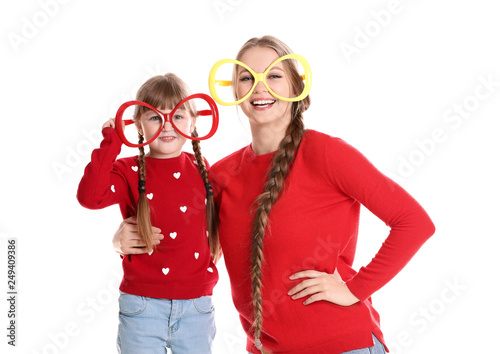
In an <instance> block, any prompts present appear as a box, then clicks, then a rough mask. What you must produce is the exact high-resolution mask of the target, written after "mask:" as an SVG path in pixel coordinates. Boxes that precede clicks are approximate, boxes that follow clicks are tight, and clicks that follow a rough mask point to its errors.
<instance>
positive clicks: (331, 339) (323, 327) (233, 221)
mask: <svg viewBox="0 0 500 354" xmlns="http://www.w3.org/2000/svg"><path fill="white" fill-rule="evenodd" d="M273 157H274V153H270V154H265V155H255V153H254V152H253V150H252V148H251V146H247V147H245V148H243V149H241V150H239V151H237V152H235V153H233V154H232V155H230V156H228V157H226V158H224V159H222V160H221V161H219V162H217V163H216V164H214V166H212V169H211V171H210V178H211V180H212V182H213V185H214V188H215V195H216V201H217V203H218V204H219V205H220V210H219V217H220V229H219V235H220V242H221V245H222V251H223V252H224V261H225V264H226V268H227V271H228V274H229V277H230V280H231V291H232V296H233V302H234V304H235V306H236V309H237V310H238V312H239V314H240V320H241V323H242V325H243V328H244V329H245V331H246V332H247V334H248V337H249V340H248V342H247V347H246V349H247V351H249V352H251V353H260V351H258V350H257V349H256V347H255V345H254V344H253V339H252V338H253V329H252V322H253V317H254V316H253V311H254V306H253V305H252V290H251V278H250V274H251V271H250V268H251V258H250V255H251V249H252V246H251V245H252V237H251V234H252V221H253V214H252V213H251V212H250V211H251V210H254V209H255V204H254V202H255V200H256V198H257V196H258V195H259V194H260V193H262V191H263V184H264V181H265V180H266V174H267V171H268V170H269V167H270V165H271V163H272V158H273ZM361 205H364V206H365V207H366V208H368V209H369V210H370V211H371V212H373V213H374V214H375V215H376V216H378V217H379V218H380V219H381V220H382V221H383V222H384V223H385V224H387V225H388V226H389V227H390V233H389V235H388V236H387V238H386V239H385V241H384V242H383V244H382V245H381V248H380V250H379V251H378V253H377V254H376V255H375V257H374V258H373V259H372V260H371V262H369V263H368V264H367V265H366V266H365V267H362V268H361V269H360V270H359V271H356V270H354V269H353V267H352V265H353V261H354V254H355V251H356V243H357V239H358V225H359V214H360V206H361ZM364 233H365V234H366V235H365V236H364V237H371V236H374V235H370V234H371V233H372V232H371V231H370V230H364ZM433 233H434V225H433V223H432V221H431V220H430V218H429V216H428V215H427V213H426V212H425V211H424V209H422V207H421V206H420V205H419V204H418V203H417V202H416V201H415V200H414V199H413V198H412V197H411V196H410V195H409V194H408V193H407V192H405V191H404V190H403V189H402V188H401V187H400V186H399V185H397V184H396V183H394V182H393V181H391V180H390V179H389V178H387V177H385V176H384V175H383V174H382V173H380V172H379V171H378V170H377V169H376V168H375V167H374V166H373V165H372V164H371V163H370V162H369V161H368V160H367V159H366V158H365V157H364V156H363V155H362V154H361V153H359V152H358V151H357V150H356V149H354V148H353V147H352V146H350V145H348V144H347V143H345V142H344V141H342V140H341V139H338V138H334V137H330V136H328V135H326V134H322V133H319V132H316V131H313V130H309V131H307V132H306V133H305V134H304V137H303V139H302V142H301V143H300V146H299V148H298V149H297V151H296V154H295V159H294V162H293V165H292V166H291V169H290V172H289V175H288V177H287V178H286V180H285V186H284V188H283V192H282V194H281V197H280V198H279V199H278V201H277V202H276V203H275V204H274V205H273V207H272V209H271V212H270V214H269V223H268V229H267V232H266V235H265V237H264V241H263V242H264V248H263V252H264V260H263V266H262V299H263V301H262V305H263V332H262V335H261V341H262V344H263V346H264V349H266V350H268V351H269V352H271V353H283V354H284V353H287V354H291V353H314V354H321V353H325V354H326V353H327V354H335V353H342V352H345V351H350V350H353V349H359V348H365V347H370V346H372V345H373V341H372V333H374V334H375V335H376V336H377V338H378V339H379V340H380V341H382V342H383V341H384V339H383V336H382V332H381V329H380V322H379V315H378V313H377V311H375V309H374V308H373V306H372V302H371V298H370V296H371V295H372V294H373V293H374V292H375V291H377V290H378V289H379V288H381V287H382V286H383V285H384V284H386V283H387V282H388V281H389V280H390V279H392V278H393V277H394V276H395V275H396V274H397V273H398V272H399V271H400V270H401V269H402V268H403V267H404V266H405V264H406V263H407V262H408V261H409V260H410V259H411V258H412V256H413V255H414V254H415V252H417V250H418V249H419V248H420V246H421V245H422V244H423V243H424V242H425V241H426V240H427V238H429V237H430V236H431V235H432V234H433ZM381 236H383V235H378V237H381ZM335 268H337V269H338V272H339V273H340V275H341V277H342V278H343V280H344V281H345V282H346V285H347V286H348V288H349V289H350V290H351V292H352V293H353V294H354V295H355V296H356V297H357V298H358V299H360V300H361V301H360V302H358V303H356V304H354V305H352V306H348V307H343V306H339V305H336V304H333V303H331V302H327V301H318V302H314V303H312V304H310V305H303V304H302V303H303V302H304V300H305V298H302V299H298V300H292V299H291V297H290V296H288V295H287V292H288V290H290V289H291V288H292V287H294V286H295V285H296V284H298V283H299V282H301V281H303V280H304V279H299V280H293V281H292V280H290V279H289V276H290V275H292V274H294V273H296V272H298V271H301V270H307V269H312V270H316V271H320V272H326V273H329V274H332V273H333V272H334V271H335ZM306 298H307V297H306ZM395 306H397V304H395Z"/></svg>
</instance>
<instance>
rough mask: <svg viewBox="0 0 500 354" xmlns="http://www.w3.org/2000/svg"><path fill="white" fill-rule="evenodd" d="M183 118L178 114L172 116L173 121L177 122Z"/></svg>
mask: <svg viewBox="0 0 500 354" xmlns="http://www.w3.org/2000/svg"><path fill="white" fill-rule="evenodd" d="M183 118H184V117H183V116H181V115H180V114H176V115H175V116H174V119H175V120H179V119H183Z"/></svg>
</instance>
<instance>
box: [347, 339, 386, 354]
mask: <svg viewBox="0 0 500 354" xmlns="http://www.w3.org/2000/svg"><path fill="white" fill-rule="evenodd" d="M372 337H373V342H374V343H375V345H374V346H373V347H369V348H362V349H354V350H350V351H348V352H343V353H342V354H385V348H384V346H383V345H382V343H380V341H379V340H378V339H377V337H375V336H374V335H373V334H372Z"/></svg>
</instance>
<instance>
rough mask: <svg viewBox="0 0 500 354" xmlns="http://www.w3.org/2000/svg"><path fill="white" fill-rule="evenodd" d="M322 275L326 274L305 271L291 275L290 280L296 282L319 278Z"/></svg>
mask: <svg viewBox="0 0 500 354" xmlns="http://www.w3.org/2000/svg"><path fill="white" fill-rule="evenodd" d="M321 274H325V273H323V272H318V271H317V270H303V271H300V272H297V273H295V274H292V275H290V277H289V279H291V280H294V279H300V278H317V277H319V276H320V275H321Z"/></svg>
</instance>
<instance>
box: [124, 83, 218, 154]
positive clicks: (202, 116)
mask: <svg viewBox="0 0 500 354" xmlns="http://www.w3.org/2000/svg"><path fill="white" fill-rule="evenodd" d="M183 105H185V106H184V107H183ZM187 106H192V107H193V109H194V111H195V112H196V116H194V117H192V118H193V119H194V118H197V119H196V132H197V136H192V135H188V134H186V133H185V132H183V131H182V124H185V123H183V120H184V119H186V115H188V114H189V113H188V111H187V109H186V108H185V107H187ZM195 107H196V108H195ZM138 112H143V113H142V114H141V116H142V115H145V116H147V119H145V120H144V121H142V122H140V123H139V122H138V119H140V117H137V114H138ZM210 117H211V119H210ZM166 122H169V123H170V124H171V125H172V127H173V128H174V129H175V131H176V132H177V133H179V134H180V135H182V136H183V137H185V138H187V139H191V140H205V139H208V138H210V137H212V136H213V135H214V134H215V132H216V131H217V128H218V126H219V110H218V109H217V105H216V104H215V102H214V100H213V99H212V97H210V96H209V95H206V94H204V93H195V94H193V95H191V96H188V97H186V98H184V99H183V100H182V101H180V102H179V103H178V104H177V105H176V106H175V107H174V109H172V111H171V112H170V113H168V114H165V113H161V112H160V111H159V110H158V109H156V108H155V107H153V106H151V105H150V104H147V103H145V102H141V101H128V102H125V103H123V104H122V105H121V106H120V108H118V111H117V112H116V117H115V126H116V131H117V133H118V136H119V137H120V139H121V140H122V142H123V143H124V144H125V145H127V146H130V147H141V146H145V145H148V144H150V143H152V142H153V141H154V140H155V139H156V138H158V136H159V135H160V133H161V131H162V130H163V128H164V126H165V123H166ZM140 124H142V125H143V127H144V126H146V127H145V129H148V131H149V132H153V134H152V135H151V137H150V138H149V140H148V141H145V142H142V143H139V142H138V139H139V130H138V127H139V125H140ZM136 141H137V143H135V142H136Z"/></svg>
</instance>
